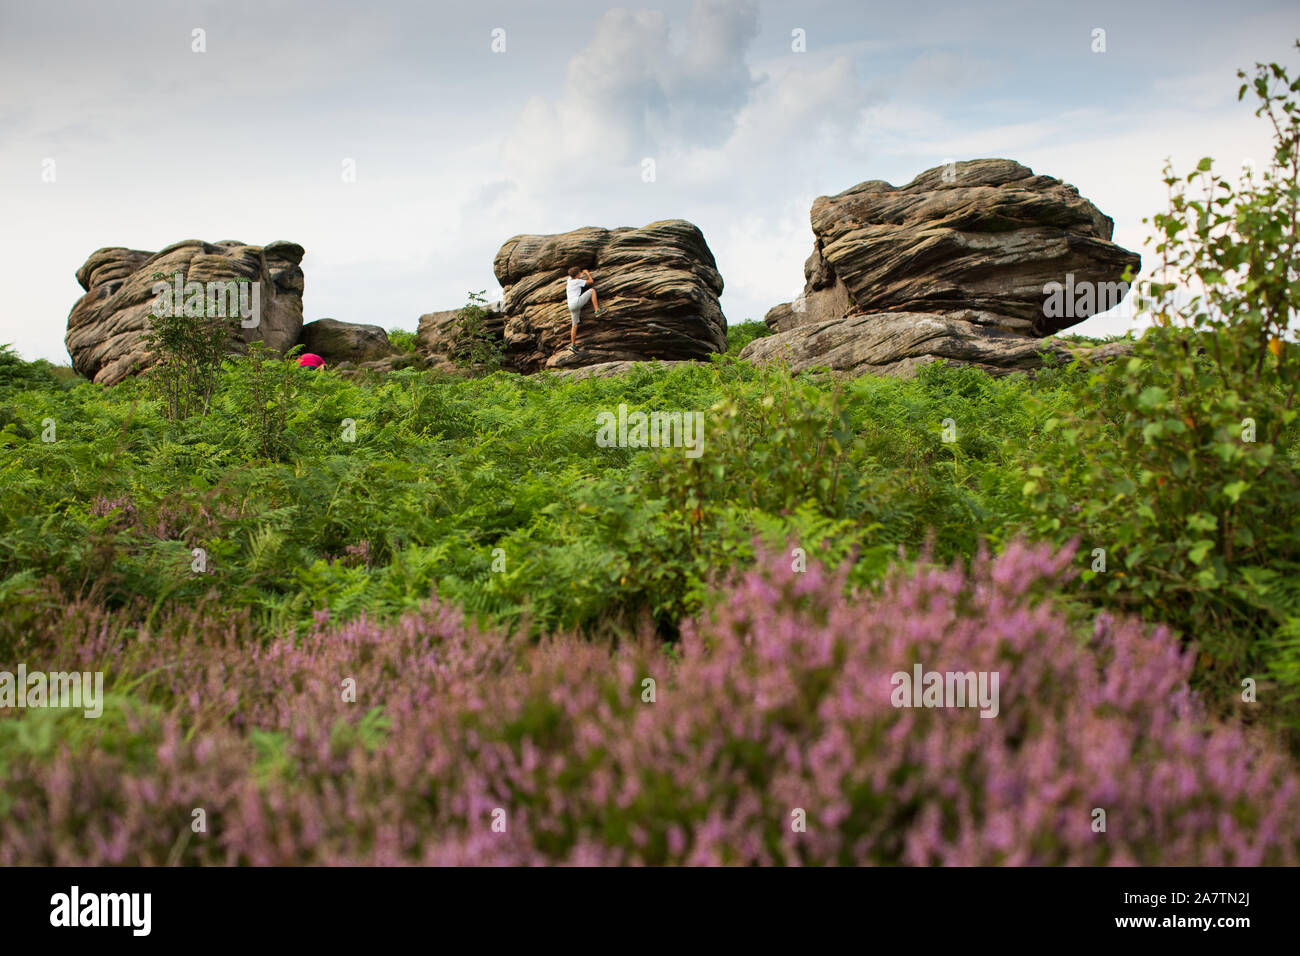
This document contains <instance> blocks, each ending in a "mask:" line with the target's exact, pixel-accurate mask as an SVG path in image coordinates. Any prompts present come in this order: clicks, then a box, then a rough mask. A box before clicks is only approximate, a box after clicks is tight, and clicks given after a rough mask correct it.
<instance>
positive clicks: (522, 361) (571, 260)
mask: <svg viewBox="0 0 1300 956" xmlns="http://www.w3.org/2000/svg"><path fill="white" fill-rule="evenodd" d="M575 265H576V266H579V267H580V268H584V269H589V270H590V271H591V274H592V278H593V279H594V280H595V285H596V289H597V296H598V298H599V300H600V314H599V315H596V314H593V313H592V311H591V308H590V306H588V307H587V309H586V310H584V313H583V317H582V324H581V325H580V326H579V328H578V343H577V352H570V351H568V348H567V347H568V344H569V324H570V323H569V310H568V308H567V306H566V304H565V279H566V278H567V275H566V273H567V270H568V268H569V267H570V266H575ZM493 268H494V271H495V272H496V277H497V281H499V282H500V283H501V287H502V289H504V290H505V295H504V315H503V327H502V337H503V341H504V345H505V362H506V365H507V366H508V367H510V368H514V369H516V370H518V371H520V372H534V371H538V370H539V369H542V368H574V367H579V366H585V365H596V364H601V363H605V362H623V361H627V362H632V361H639V360H644V359H668V360H678V361H680V360H687V359H704V358H707V357H708V355H710V354H711V353H713V352H721V351H725V350H726V347H727V322H726V319H725V318H724V317H723V315H722V308H721V307H720V306H719V304H718V296H719V295H721V294H722V276H721V275H719V274H718V268H717V263H716V262H715V261H714V259H713V253H712V252H711V251H710V250H709V246H708V243H706V242H705V241H704V235H703V234H702V233H701V232H700V230H699V229H698V228H697V227H696V226H694V225H692V224H691V223H689V222H686V221H684V220H681V219H668V220H664V221H661V222H652V223H650V225H648V226H643V227H641V228H639V229H631V228H621V229H597V228H592V227H587V228H583V229H575V230H573V231H572V232H565V233H561V234H559V235H552V236H515V237H514V238H512V239H509V240H508V241H507V242H506V243H505V245H503V246H502V247H501V250H500V251H499V252H498V253H497V255H496V259H495V260H494V262H493ZM422 324H423V320H422Z"/></svg>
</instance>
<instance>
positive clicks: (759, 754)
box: [0, 543, 1300, 865]
mask: <svg viewBox="0 0 1300 956" xmlns="http://www.w3.org/2000/svg"><path fill="white" fill-rule="evenodd" d="M1071 558H1072V553H1071V552H1070V551H1069V550H1066V551H1062V552H1057V553H1053V552H1052V551H1051V550H1049V549H1047V548H1044V547H1031V546H1027V545H1024V544H1020V543H1013V544H1011V545H1010V546H1008V547H1007V549H1006V551H1005V552H1004V553H1003V554H1002V555H1000V556H998V557H990V556H988V555H983V554H982V555H980V556H979V557H977V558H976V559H975V560H974V561H973V563H972V565H971V566H970V567H969V568H964V567H961V566H954V567H950V568H939V567H924V568H921V569H919V570H915V571H911V572H907V573H904V572H901V571H899V572H895V574H894V575H893V576H892V577H891V578H890V579H889V580H888V581H887V582H886V584H885V585H884V586H883V588H882V589H881V590H880V591H879V593H875V594H849V593H847V592H846V584H845V581H846V577H845V575H846V573H847V568H845V569H840V570H839V571H835V572H833V571H828V570H826V569H823V568H820V567H817V566H815V565H811V566H810V567H809V568H808V570H807V572H806V573H797V572H794V571H792V570H790V568H789V562H788V561H787V560H786V559H785V558H784V557H783V556H782V555H781V554H773V555H766V556H762V557H761V558H760V561H759V563H758V565H757V566H756V567H755V569H753V570H751V571H749V572H748V573H746V574H744V575H743V576H741V577H739V578H738V579H736V580H735V581H733V582H732V583H731V584H729V585H727V586H726V587H725V589H724V591H723V592H722V594H721V595H720V601H719V602H718V603H717V604H716V606H715V609H714V610H713V611H712V612H711V613H709V614H707V615H704V616H702V617H700V618H699V619H698V620H694V621H688V622H686V623H685V624H684V626H683V636H682V639H681V644H680V647H679V649H678V653H677V654H675V655H673V656H672V657H669V656H667V655H665V654H663V653H662V651H661V649H660V648H659V647H658V646H657V645H656V643H655V641H654V640H653V639H652V638H651V636H650V635H648V634H645V635H639V636H636V637H633V638H631V639H627V640H624V641H623V642H622V643H620V644H619V646H617V647H615V648H611V647H608V646H605V645H601V644H596V643H592V642H589V641H583V640H581V639H578V638H575V637H572V636H559V637H555V638H553V639H550V640H546V641H543V642H541V643H540V644H535V645H534V644H529V643H527V642H524V641H522V640H512V639H511V638H509V637H508V636H507V635H505V634H502V633H498V632H495V631H481V630H479V629H477V628H476V627H474V626H473V625H472V624H471V623H469V622H468V621H467V620H466V619H464V618H463V617H462V616H461V614H459V613H458V612H457V611H456V610H454V609H452V608H450V607H447V606H444V605H441V604H439V603H437V602H429V603H428V604H426V605H425V606H424V607H422V608H421V609H420V610H418V611H417V612H413V613H410V614H407V615H406V616H404V617H403V618H401V619H400V620H399V621H397V622H396V623H392V624H383V625H381V624H378V623H375V622H373V621H370V620H368V619H365V618H362V619H358V620H353V621H350V622H346V623H338V622H334V621H332V620H331V619H330V617H329V615H328V614H324V613H322V614H320V615H318V617H317V618H316V624H315V627H314V628H313V629H312V631H311V632H310V633H309V634H307V635H306V636H304V637H294V636H292V635H286V636H284V637H281V638H278V639H275V640H272V641H269V642H261V641H258V640H257V639H256V638H255V636H254V633H253V628H252V627H251V625H250V624H249V622H248V619H247V617H246V616H241V615H238V614H225V615H216V614H214V613H213V608H211V607H196V608H194V609H193V610H192V612H191V613H190V614H189V615H178V616H175V617H173V618H170V619H167V620H165V621H163V622H162V623H161V624H160V625H159V626H157V627H156V628H155V629H154V630H153V631H151V632H145V633H138V634H137V633H134V632H131V631H128V630H125V629H123V628H121V627H120V626H119V625H118V623H117V620H118V619H117V616H116V615H115V614H114V613H113V612H111V611H108V610H105V609H103V608H97V607H94V606H91V605H87V604H74V605H72V606H70V607H69V608H67V609H66V610H63V611H62V612H60V613H61V616H60V617H59V618H57V619H50V620H47V621H46V622H45V623H44V624H42V625H41V626H40V627H38V628H37V630H38V634H37V637H36V639H35V640H34V641H33V647H34V651H33V655H32V657H31V658H30V659H29V660H28V661H27V663H28V666H29V667H30V668H33V669H35V668H37V667H45V668H47V669H50V670H57V669H61V668H60V666H59V665H60V664H62V665H64V666H72V662H74V661H75V662H76V664H75V666H77V667H80V668H83V669H84V668H91V669H97V668H98V669H103V670H104V671H105V673H106V683H107V686H108V690H109V692H110V702H109V706H108V707H107V708H106V713H105V716H104V718H103V719H101V720H100V721H98V722H95V721H76V720H72V719H68V720H61V722H60V723H59V728H60V731H61V734H62V736H60V737H59V738H58V741H57V743H56V745H55V746H54V747H53V748H52V749H51V750H47V751H39V750H37V749H33V748H31V747H30V746H27V745H21V744H18V743H17V741H18V740H19V739H20V738H19V736H18V735H14V734H11V733H8V732H7V731H9V730H11V729H12V722H13V721H15V720H17V719H29V718H27V717H23V718H18V717H16V716H15V715H13V714H2V715H0V777H3V789H2V790H0V793H3V800H2V801H0V864H5V865H12V864H42V863H55V864H97V863H124V864H145V865H163V864H167V863H180V864H191V865H192V864H209V865H211V864H253V865H284V864H303V863H309V864H379V865H392V864H425V865H429V864H432V865H461V864H476V865H484V864H489V865H536V864H564V865H620V864H621V865H638V864H651V865H655V864H684V865H737V864H749V865H778V864H785V865H818V864H822V865H826V864H832V865H833V864H839V865H861V864H908V865H936V864H937V865H986V864H1008V865H1053V864H1055V865H1061V864H1064V865H1094V864H1104V865H1135V864H1137V865H1149V864H1160V865H1258V864H1285V865H1295V864H1296V863H1297V862H1298V861H1300V859H1298V858H1300V799H1298V798H1300V776H1298V775H1297V769H1296V767H1295V766H1294V764H1293V763H1292V762H1291V761H1290V759H1289V758H1288V756H1287V755H1286V754H1285V753H1284V752H1282V751H1280V750H1278V749H1276V748H1275V747H1274V746H1273V745H1271V744H1270V743H1269V742H1268V741H1267V740H1263V739H1260V738H1258V737H1256V736H1254V735H1251V734H1248V733H1247V732H1246V731H1245V730H1243V729H1242V728H1241V727H1239V726H1237V725H1234V724H1227V723H1222V722H1216V721H1213V720H1211V719H1210V718H1209V717H1208V716H1207V714H1206V712H1205V710H1204V708H1202V707H1201V706H1200V703H1199V701H1198V700H1197V698H1196V696H1195V695H1194V694H1193V692H1192V691H1191V690H1190V688H1189V686H1188V678H1189V676H1190V673H1191V667H1192V660H1193V658H1192V652H1191V650H1190V649H1187V648H1184V647H1182V646H1181V645H1180V644H1179V643H1178V642H1177V641H1176V640H1175V639H1174V638H1173V637H1172V636H1171V635H1170V634H1169V633H1168V632H1166V631H1165V630H1163V629H1160V628H1156V629H1151V628H1148V627H1147V626H1145V625H1143V624H1141V623H1139V622H1137V621H1133V620H1128V619H1123V618H1115V617H1111V616H1107V615H1101V616H1098V617H1097V618H1096V619H1095V620H1094V621H1093V622H1091V624H1090V626H1088V627H1086V628H1084V629H1083V630H1080V629H1079V628H1078V627H1077V626H1075V625H1072V624H1071V623H1070V619H1069V618H1068V617H1067V615H1066V614H1065V613H1064V611H1063V610H1062V609H1061V608H1059V607H1058V606H1057V603H1056V602H1055V600H1054V598H1053V596H1052V594H1053V591H1054V589H1055V588H1057V587H1059V585H1060V584H1061V583H1062V582H1063V580H1064V576H1065V575H1067V574H1068V573H1069V572H1068V568H1069V566H1070V562H1071ZM42 657H43V658H45V659H43V660H42V659H37V658H42ZM917 665H921V666H922V667H923V668H924V669H925V670H929V671H935V672H981V673H993V672H996V673H997V674H998V675H999V684H998V687H999V707H998V712H997V716H996V717H981V715H980V711H979V710H978V709H976V708H972V707H899V706H895V704H894V702H893V700H892V699H891V695H892V692H893V690H894V686H893V678H894V676H895V675H896V674H898V673H900V672H904V673H907V672H911V671H912V669H913V668H914V667H915V666H917ZM647 676H650V677H653V678H654V680H655V681H656V687H657V692H656V697H655V700H654V701H653V702H648V701H647V700H644V699H643V697H642V680H643V679H644V678H645V677H647ZM345 682H351V685H350V686H353V687H355V701H351V700H348V699H345V698H346V697H347V696H348V695H347V694H345V693H344V690H343V688H344V686H345ZM7 724H8V725H10V726H8V727H7V726H6V725H7ZM88 724H94V725H95V726H93V727H88V726H87V725H88ZM195 808H202V809H203V810H204V813H205V816H206V820H207V830H206V832H202V833H195V832H193V831H192V830H191V822H192V819H193V811H194V809H195ZM1098 809H1100V810H1104V811H1105V819H1106V828H1105V830H1104V831H1100V830H1095V829H1094V821H1095V819H1096V816H1095V813H1094V811H1096V810H1098ZM800 811H802V813H803V814H804V815H805V816H806V827H804V828H802V829H796V828H795V826H794V825H793V821H794V820H795V819H797V818H798V816H799V812H800Z"/></svg>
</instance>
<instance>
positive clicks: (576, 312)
mask: <svg viewBox="0 0 1300 956" xmlns="http://www.w3.org/2000/svg"><path fill="white" fill-rule="evenodd" d="M595 291H596V290H595V289H588V290H587V291H586V292H584V293H582V295H580V296H578V298H577V299H575V300H574V301H573V302H570V303H569V318H571V319H572V320H573V324H574V325H577V324H578V317H579V316H580V315H582V307H583V306H584V305H586V304H587V303H588V302H590V301H591V294H592V293H593V292H595Z"/></svg>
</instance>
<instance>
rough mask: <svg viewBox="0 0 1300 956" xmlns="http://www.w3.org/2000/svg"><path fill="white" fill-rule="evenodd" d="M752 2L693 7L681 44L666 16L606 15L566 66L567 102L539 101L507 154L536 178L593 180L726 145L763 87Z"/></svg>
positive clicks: (702, 1) (520, 171) (701, 2)
mask: <svg viewBox="0 0 1300 956" xmlns="http://www.w3.org/2000/svg"><path fill="white" fill-rule="evenodd" d="M757 33H758V5H757V3H756V2H754V0H696V3H695V5H694V7H693V8H692V10H691V13H690V16H689V18H688V20H687V23H686V26H685V28H684V30H683V31H682V36H681V37H676V36H674V35H673V33H672V30H671V28H670V25H669V22H668V17H667V16H666V15H665V14H664V13H663V12H662V11H656V10H639V11H629V10H624V9H615V10H608V11H606V12H605V13H604V14H603V15H602V16H601V17H600V19H598V20H597V21H596V24H595V27H594V30H593V34H592V38H591V41H590V42H589V43H588V44H587V45H586V46H585V47H584V48H583V49H581V50H580V51H579V52H578V53H576V54H575V55H574V56H573V57H572V58H571V59H570V60H569V62H568V64H567V66H566V68H565V84H564V92H563V95H562V96H560V97H559V98H556V99H550V98H547V97H542V96H534V97H532V98H531V99H530V100H529V101H528V103H527V104H526V105H525V106H524V108H523V110H521V111H520V113H519V116H518V119H517V122H516V125H515V129H514V131H513V134H512V135H511V136H510V138H509V139H508V141H507V143H506V144H505V147H504V156H505V162H506V166H507V168H509V169H510V170H511V171H512V172H513V173H515V174H516V175H520V176H523V177H526V178H529V179H533V180H535V181H537V180H540V181H545V180H563V179H564V178H566V177H568V178H573V179H579V178H581V179H583V180H588V179H590V178H591V177H592V176H597V177H600V176H608V174H609V167H611V166H614V167H625V166H629V165H633V164H637V163H639V162H640V161H641V160H642V159H643V158H644V157H647V156H650V157H661V156H669V155H674V154H677V153H679V152H680V151H682V150H683V149H686V148H689V147H692V146H696V145H699V144H703V145H706V146H709V145H716V144H720V143H723V142H725V141H726V140H727V138H728V137H729V136H730V135H731V134H732V132H733V130H734V128H735V125H736V119H737V115H738V113H739V111H740V110H741V109H742V108H743V107H744V106H745V104H746V103H747V102H749V99H750V95H751V92H752V91H753V89H754V88H755V87H756V86H758V85H759V83H760V82H761V81H760V80H759V79H756V78H755V77H753V76H752V75H751V72H750V69H749V67H748V65H747V60H746V55H747V51H748V48H749V46H750V44H751V43H752V41H753V40H754V38H755V37H756V36H757Z"/></svg>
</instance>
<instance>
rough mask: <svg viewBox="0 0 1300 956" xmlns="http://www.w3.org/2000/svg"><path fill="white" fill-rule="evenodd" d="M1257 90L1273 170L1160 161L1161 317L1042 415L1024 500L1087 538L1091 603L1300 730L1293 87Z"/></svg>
mask: <svg viewBox="0 0 1300 956" xmlns="http://www.w3.org/2000/svg"><path fill="white" fill-rule="evenodd" d="M1242 76H1243V77H1244V76H1245V74H1242ZM1250 88H1253V89H1254V91H1255V93H1256V95H1257V96H1258V97H1259V100H1260V106H1259V110H1258V111H1257V112H1258V113H1260V114H1262V115H1266V116H1267V117H1268V118H1269V119H1270V121H1271V122H1272V125H1273V128H1274V131H1275V134H1276V143H1275V145H1276V150H1275V153H1274V157H1273V162H1272V164H1271V166H1270V168H1269V169H1267V170H1265V171H1264V173H1263V176H1262V177H1261V178H1260V179H1258V180H1256V179H1254V178H1253V177H1247V178H1245V179H1244V180H1243V182H1242V184H1241V185H1240V186H1239V187H1236V188H1234V186H1233V185H1232V184H1231V183H1230V182H1228V181H1227V180H1226V179H1224V178H1223V177H1222V176H1220V175H1219V174H1218V173H1216V172H1215V171H1214V169H1213V163H1212V161H1211V160H1210V159H1208V158H1207V159H1203V160H1201V162H1200V163H1199V165H1198V166H1197V168H1196V169H1195V170H1193V171H1192V172H1191V173H1190V174H1189V175H1188V176H1187V177H1186V178H1185V179H1181V178H1179V177H1177V176H1175V175H1174V174H1173V173H1172V171H1171V170H1169V169H1168V168H1166V178H1165V182H1166V184H1167V185H1168V187H1169V189H1170V202H1169V209H1168V211H1167V212H1165V213H1163V214H1160V215H1157V216H1155V217H1154V226H1155V230H1156V235H1155V240H1154V241H1155V243H1156V245H1155V248H1156V251H1157V252H1158V253H1159V254H1160V256H1161V263H1160V267H1159V269H1158V271H1157V272H1156V275H1155V278H1153V279H1152V280H1150V281H1148V282H1145V283H1143V285H1142V294H1141V296H1140V297H1139V304H1140V307H1141V308H1142V310H1143V311H1144V312H1146V313H1147V314H1150V315H1151V316H1152V317H1153V319H1154V322H1155V327H1154V328H1152V329H1151V330H1150V331H1149V332H1148V333H1147V334H1146V335H1145V336H1143V338H1142V339H1141V340H1140V342H1139V343H1138V344H1137V345H1136V348H1135V351H1134V355H1133V357H1132V358H1131V359H1129V360H1128V361H1127V362H1117V363H1114V364H1112V365H1111V366H1109V367H1106V368H1103V369H1101V370H1100V371H1098V372H1097V373H1096V374H1094V375H1092V376H1091V378H1090V379H1089V380H1088V383H1087V385H1086V386H1085V387H1083V388H1080V390H1079V393H1078V401H1077V403H1076V411H1073V412H1071V413H1069V414H1067V415H1062V416H1054V417H1051V418H1049V419H1047V421H1046V422H1045V426H1044V427H1045V431H1046V432H1048V433H1049V434H1048V435H1047V436H1045V438H1044V440H1043V441H1041V442H1038V443H1037V444H1036V445H1035V447H1034V449H1033V453H1032V454H1031V459H1032V465H1031V467H1030V468H1029V469H1028V472H1027V475H1026V478H1027V480H1026V482H1025V485H1024V492H1025V494H1026V496H1027V498H1028V500H1029V501H1030V502H1031V504H1032V506H1033V508H1034V509H1035V510H1036V512H1037V513H1038V515H1039V518H1038V521H1037V526H1038V529H1039V530H1040V531H1041V532H1043V533H1046V534H1048V535H1051V536H1055V537H1057V538H1068V537H1072V536H1077V537H1079V538H1080V539H1081V541H1082V542H1083V548H1082V552H1083V556H1084V560H1085V561H1087V562H1088V563H1089V564H1088V569H1087V570H1085V571H1084V572H1083V577H1084V579H1085V580H1087V581H1088V582H1089V585H1090V588H1091V594H1092V596H1093V597H1094V598H1096V599H1098V600H1103V601H1105V602H1108V603H1112V604H1115V605H1117V606H1119V607H1122V608H1125V609H1130V610H1134V611H1140V612H1143V613H1145V614H1147V615H1148V616H1150V617H1153V618H1157V619H1159V620H1163V621H1166V622H1168V623H1170V624H1172V625H1174V626H1175V627H1177V628H1178V629H1179V630H1181V631H1182V632H1183V633H1184V634H1185V635H1186V637H1187V638H1188V639H1190V640H1194V641H1196V643H1197V644H1198V646H1199V647H1200V650H1201V668H1200V671H1199V678H1200V679H1201V680H1202V681H1204V682H1206V683H1207V684H1208V685H1209V686H1210V687H1211V688H1212V689H1213V690H1214V691H1215V694H1216V697H1217V699H1218V701H1219V702H1220V703H1221V704H1227V703H1229V702H1232V701H1241V699H1242V696H1243V681H1245V680H1246V679H1248V678H1249V679H1252V680H1255V681H1257V682H1259V684H1260V687H1259V690H1258V694H1259V700H1258V703H1259V704H1260V705H1261V707H1262V708H1263V710H1264V711H1265V712H1267V713H1271V714H1272V715H1273V716H1274V717H1275V718H1279V719H1280V715H1282V714H1285V721H1286V722H1288V723H1290V724H1291V725H1292V726H1293V727H1294V728H1295V729H1298V730H1300V706H1298V705H1300V643H1297V640H1296V637H1297V621H1300V584H1298V583H1297V582H1300V537H1297V535H1296V532H1295V523H1294V520H1292V516H1293V515H1295V514H1296V513H1297V512H1298V511H1300V476H1298V473H1297V467H1296V466H1297V463H1298V461H1297V452H1298V448H1300V444H1298V443H1297V437H1298V434H1297V424H1296V419H1297V415H1298V414H1300V412H1298V410H1297V409H1296V407H1295V390H1296V383H1297V380H1300V354H1298V352H1297V348H1296V345H1295V342H1294V338H1295V332H1296V329H1297V325H1296V307H1297V304H1298V303H1300V282H1297V280H1296V276H1297V270H1298V269H1300V259H1297V255H1296V252H1297V245H1296V244H1297V238H1296V229H1295V224H1296V221H1297V206H1298V204H1300V175H1298V173H1300V155H1298V153H1297V144H1298V142H1300V126H1298V121H1300V105H1298V104H1297V98H1296V95H1295V94H1296V93H1297V91H1300V79H1297V80H1296V81H1290V80H1289V79H1288V77H1287V74H1286V71H1285V70H1284V69H1283V68H1282V67H1280V66H1278V65H1277V64H1271V65H1269V66H1267V67H1265V66H1263V65H1259V66H1258V72H1257V75H1256V77H1255V79H1254V82H1253V83H1251V84H1243V85H1242V88H1241V91H1240V95H1244V94H1245V92H1246V90H1247V89H1250ZM1180 284H1181V285H1183V286H1185V287H1187V288H1188V289H1190V290H1191V293H1192V294H1191V296H1190V298H1187V300H1186V301H1181V300H1180V299H1179V297H1178V296H1176V295H1175V292H1176V290H1177V289H1178V287H1179V285H1180ZM1093 549H1103V550H1104V555H1103V554H1102V553H1101V552H1097V553H1095V554H1094V551H1093ZM1103 557H1104V559H1105V561H1104V570H1103V567H1102V565H1103V562H1102V558H1103ZM1245 696H1246V697H1247V698H1248V697H1249V696H1250V695H1249V694H1245ZM1243 710H1249V708H1243Z"/></svg>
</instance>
